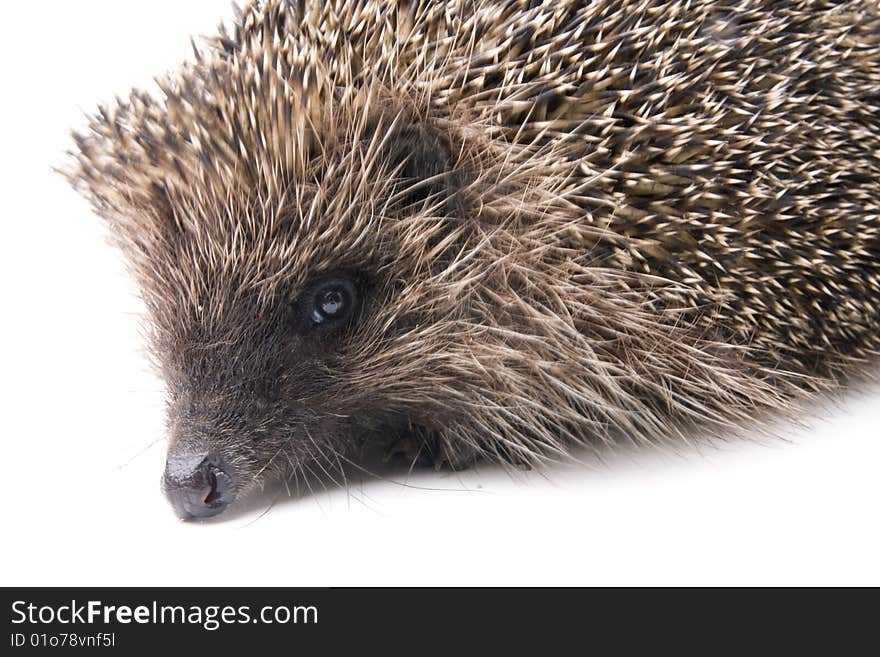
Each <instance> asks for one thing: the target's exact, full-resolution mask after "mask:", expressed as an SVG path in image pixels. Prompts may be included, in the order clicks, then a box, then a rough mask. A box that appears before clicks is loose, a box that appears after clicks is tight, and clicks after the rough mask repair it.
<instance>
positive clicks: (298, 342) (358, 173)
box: [146, 128, 462, 517]
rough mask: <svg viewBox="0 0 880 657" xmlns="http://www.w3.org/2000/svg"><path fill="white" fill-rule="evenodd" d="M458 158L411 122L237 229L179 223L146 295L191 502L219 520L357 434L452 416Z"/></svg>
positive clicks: (343, 452) (311, 471) (169, 477)
mask: <svg viewBox="0 0 880 657" xmlns="http://www.w3.org/2000/svg"><path fill="white" fill-rule="evenodd" d="M377 139H378V137H377ZM343 151H344V154H342V153H343ZM377 152H380V153H382V154H383V155H382V158H381V161H375V160H376V153H377ZM449 157H450V155H449V151H448V150H447V149H446V148H445V147H443V146H442V145H441V144H440V142H439V141H437V139H435V138H434V137H431V136H430V135H429V133H427V132H425V131H423V130H421V129H417V128H406V129H403V130H396V131H393V132H392V133H391V135H390V137H387V136H386V137H382V146H381V148H380V147H378V146H377V145H376V144H372V145H371V144H364V145H363V151H362V152H361V151H360V149H359V148H358V147H353V146H352V145H351V144H348V145H347V148H344V149H342V150H341V151H340V153H339V155H338V157H336V158H335V159H334V160H332V161H328V162H324V163H321V164H319V165H316V166H318V167H319V171H318V172H316V173H313V175H312V176H311V177H310V178H311V179H310V180H308V181H305V182H303V181H297V182H295V183H294V185H296V191H295V192H293V193H290V194H289V199H290V201H289V202H280V203H278V202H277V201H276V202H275V203H273V207H271V208H269V207H268V204H266V203H262V204H260V209H259V210H258V211H256V210H253V204H251V205H250V208H247V209H241V210H239V211H238V212H240V213H242V214H245V215H246V214H247V213H251V212H253V213H256V212H259V216H253V217H247V220H245V219H244V217H238V218H237V219H238V220H239V221H240V223H239V224H238V225H236V226H235V227H234V228H235V232H233V233H230V230H229V227H228V226H227V228H226V230H225V232H223V231H218V232H217V233H216V234H215V235H213V236H211V237H210V238H206V237H205V235H204V231H205V230H206V228H205V227H204V226H200V227H199V228H200V229H201V230H202V234H198V233H191V232H190V231H188V230H184V231H180V232H178V233H176V235H175V241H176V247H175V250H174V256H173V257H172V258H171V260H170V262H171V264H170V265H168V267H169V269H168V271H165V272H164V273H163V274H162V278H163V279H164V280H166V281H169V282H168V283H166V284H165V285H162V286H161V287H160V288H159V289H155V290H151V289H147V290H146V293H147V294H146V296H147V302H148V305H149V306H150V310H151V312H150V315H151V319H152V325H153V328H154V330H155V352H156V355H157V359H158V361H159V363H160V366H161V369H162V371H163V375H164V377H165V379H166V381H167V385H168V390H169V395H170V401H169V437H170V447H169V454H168V459H167V466H166V471H165V476H164V480H163V483H164V488H165V490H166V493H167V495H168V497H169V499H170V500H171V501H172V503H173V505H174V507H175V509H176V511H177V512H178V514H179V515H181V516H183V517H206V516H212V515H216V514H217V513H220V512H221V511H223V510H224V509H225V508H226V507H227V506H228V504H229V503H230V502H231V501H232V500H233V499H235V498H236V497H239V496H241V495H242V494H243V493H244V492H246V491H248V490H249V489H251V488H252V487H253V486H254V485H259V484H261V483H262V482H263V481H264V480H265V479H266V478H267V477H270V476H273V475H274V476H278V475H280V476H283V477H286V478H291V479H293V478H295V479H301V478H306V479H308V478H310V477H320V476H322V475H323V476H331V477H335V476H336V475H335V474H332V473H334V472H338V471H339V469H340V468H341V467H342V465H343V462H344V461H346V460H347V459H348V457H349V456H350V455H351V451H352V448H353V447H354V446H356V445H358V444H361V443H363V442H364V441H366V440H371V439H379V440H383V441H384V440H389V439H393V438H395V437H396V436H399V435H400V434H401V433H402V432H406V431H425V430H431V428H432V427H431V425H433V424H435V423H437V422H440V421H441V417H442V413H443V411H442V408H440V407H442V399H438V393H437V390H438V388H437V386H438V383H442V382H440V381H438V379H437V372H436V369H432V366H431V365H430V363H429V360H430V359H434V360H435V361H436V360H438V359H437V350H438V348H441V349H440V350H441V352H442V346H443V343H444V340H445V339H447V338H445V337H444V335H443V332H444V330H445V329H444V328H443V327H444V326H447V327H448V326H449V324H448V322H443V321H438V318H442V317H443V316H444V315H448V314H449V313H450V312H453V313H454V312H456V311H455V309H456V308H458V305H457V304H456V303H455V293H454V292H453V291H452V287H446V286H444V285H442V284H440V279H439V278H438V277H437V276H436V274H437V267H438V266H442V265H441V264H440V263H442V262H443V261H444V255H443V254H444V253H447V252H449V251H450V250H451V249H452V248H453V245H455V244H456V242H457V240H458V239H459V238H461V235H462V233H461V229H460V228H457V229H450V222H451V221H453V219H454V218H453V217H450V215H449V213H450V208H451V207H452V205H451V200H450V199H451V196H450V195H449V194H448V192H449V191H450V189H449V188H448V185H447V183H448V180H447V181H446V182H443V183H442V184H441V183H438V180H443V179H444V175H445V174H444V172H445V171H446V170H447V169H449V168H450V163H449ZM169 205H170V206H172V208H173V211H174V212H175V213H176V214H179V213H181V212H183V210H182V208H181V207H180V204H179V203H178V202H177V201H176V200H175V199H171V200H170V202H169ZM199 211H200V212H202V213H205V212H206V210H205V209H204V208H202V209H200V210H199ZM214 211H215V212H217V211H220V212H223V213H228V212H230V210H229V209H228V208H225V209H222V210H221V209H215V210H214ZM454 223H457V224H461V223H462V222H460V221H458V222H454ZM209 225H210V224H209ZM206 239H208V240H210V244H205V240H206ZM175 281H176V282H175ZM181 282H182V287H181V285H180V283H181ZM453 282H454V281H450V283H453ZM429 330H430V331H431V334H430V335H428V334H426V331H429ZM440 397H442V396H440ZM438 404H439V406H438Z"/></svg>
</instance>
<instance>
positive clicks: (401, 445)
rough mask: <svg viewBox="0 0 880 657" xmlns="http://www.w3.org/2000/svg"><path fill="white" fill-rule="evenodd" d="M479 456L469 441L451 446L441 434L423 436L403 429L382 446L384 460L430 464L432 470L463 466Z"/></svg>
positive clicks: (413, 465) (471, 462)
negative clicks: (463, 444)
mask: <svg viewBox="0 0 880 657" xmlns="http://www.w3.org/2000/svg"><path fill="white" fill-rule="evenodd" d="M479 459H480V453H479V451H477V450H476V449H474V448H472V447H470V446H469V445H465V446H460V445H456V446H455V447H453V446H452V445H450V444H449V443H448V441H446V440H444V439H443V438H441V437H440V436H436V435H433V436H424V435H421V434H418V433H416V432H406V433H404V434H402V435H400V436H398V437H397V438H395V439H393V440H392V441H391V442H390V443H389V444H388V446H387V447H386V449H385V461H386V462H387V461H392V460H402V461H403V462H404V463H407V464H408V465H410V466H411V467H415V466H418V467H433V468H434V469H435V470H452V471H457V470H466V469H467V468H470V467H473V466H474V465H475V464H476V463H477V461H478V460H479Z"/></svg>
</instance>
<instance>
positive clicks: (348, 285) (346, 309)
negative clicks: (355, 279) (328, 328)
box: [308, 278, 357, 324]
mask: <svg viewBox="0 0 880 657" xmlns="http://www.w3.org/2000/svg"><path fill="white" fill-rule="evenodd" d="M356 302H357V290H356V289H355V286H354V284H353V283H352V282H351V281H349V280H347V279H344V278H332V279H329V280H326V281H321V282H320V283H318V284H317V285H315V286H314V288H313V290H312V293H311V294H310V295H309V307H308V314H309V319H311V320H312V322H313V323H314V324H328V323H333V324H339V323H342V322H344V321H346V320H348V319H349V318H350V317H351V315H352V313H353V311H354V307H355V304H356Z"/></svg>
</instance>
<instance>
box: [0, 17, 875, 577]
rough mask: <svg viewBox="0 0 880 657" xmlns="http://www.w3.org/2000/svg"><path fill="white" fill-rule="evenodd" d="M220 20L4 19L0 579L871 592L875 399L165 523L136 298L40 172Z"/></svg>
mask: <svg viewBox="0 0 880 657" xmlns="http://www.w3.org/2000/svg"><path fill="white" fill-rule="evenodd" d="M228 15H230V10H229V6H228V4H227V2H226V0H217V1H203V2H191V1H188V2H168V1H164V2H158V1H154V2H149V3H144V2H118V1H103V2H97V1H90V2H85V1H78V2H61V1H58V2H48V1H46V0H44V1H42V2H39V3H36V2H28V3H25V2H16V3H8V5H7V6H5V7H4V10H3V19H2V20H3V26H4V34H3V38H2V40H0V49H2V57H0V70H2V81H3V86H2V89H3V91H2V101H0V103H2V104H0V115H2V145H3V149H2V157H0V167H2V175H0V184H2V190H3V197H4V198H3V201H4V206H3V207H4V218H3V219H4V220H3V226H2V232H0V239H2V257H0V267H2V276H0V281H2V286H3V288H2V296H0V304H2V305H0V309H2V310H0V333H2V336H0V345H2V347H0V348H2V363H0V367H2V379H0V385H2V386H3V389H2V396H0V399H2V404H3V407H2V415H0V434H2V441H3V449H2V452H0V458H2V463H3V468H2V472H0V487H2V488H0V493H2V496H0V499H2V516H3V530H2V534H3V538H2V540H0V555H2V558H0V584H3V585H49V584H92V585H136V584H140V585H195V584H203V585H226V584H228V585H244V584H253V585H271V584H277V585H342V584H350V585H355V584H379V585H383V584H441V585H442V584H874V585H877V584H880V564H878V561H880V526H878V517H880V514H878V510H877V502H878V498H880V477H878V470H880V440H878V436H877V434H878V426H880V389H868V390H865V391H862V392H860V393H858V394H855V393H854V394H850V395H848V396H847V397H846V398H845V399H843V400H842V401H840V402H838V403H835V404H834V405H829V406H828V407H827V408H823V409H821V410H819V411H818V412H817V418H816V419H813V420H810V423H811V428H808V429H801V430H797V431H794V430H792V429H791V428H790V427H789V428H785V427H783V428H782V429H781V431H783V432H784V433H785V435H786V437H787V438H788V439H789V442H784V441H781V440H775V441H764V443H763V444H758V443H757V442H746V441H739V442H732V443H728V444H727V445H725V446H724V447H722V448H718V449H707V450H703V451H702V452H701V453H697V452H695V451H693V450H682V452H681V454H679V455H672V454H664V453H660V452H657V451H644V452H641V453H638V454H633V453H627V454H620V455H618V456H615V457H614V458H612V459H611V460H610V461H609V462H608V463H607V464H605V465H602V464H598V463H592V464H589V465H588V466H565V467H555V468H550V469H548V470H546V471H544V472H541V473H532V474H530V475H515V476H513V477H511V476H509V475H507V474H505V473H503V472H500V471H498V470H495V469H493V468H491V467H481V468H480V469H479V470H477V471H476V472H470V473H466V474H464V475H443V474H434V473H432V472H425V473H418V474H415V475H413V476H412V477H410V478H409V479H408V481H406V479H407V478H406V476H405V474H404V473H397V474H396V475H393V481H370V482H362V483H355V484H352V485H351V487H350V489H349V490H347V491H346V490H344V489H335V490H330V491H326V492H319V493H317V494H315V495H311V496H305V497H302V498H300V499H287V498H286V497H285V498H284V499H279V500H278V502H277V503H276V504H275V505H274V506H273V507H272V508H271V510H269V511H268V512H267V513H264V514H263V513H262V512H263V511H264V510H265V509H266V508H267V506H268V505H269V504H270V503H271V502H272V499H273V498H272V497H271V496H269V497H265V498H259V499H255V500H251V503H250V505H249V508H248V509H245V510H241V511H238V512H237V513H231V514H230V515H229V516H221V519H220V520H218V521H216V522H209V523H201V524H192V523H183V522H181V521H178V520H177V519H176V518H175V517H174V515H173V513H172V512H171V509H170V507H168V506H167V504H166V503H165V501H164V499H163V498H162V496H161V493H160V490H159V479H160V473H161V471H162V467H163V451H164V444H163V442H162V433H163V421H164V420H163V410H164V409H163V393H162V384H161V381H159V380H158V379H157V378H155V377H154V376H153V375H152V374H151V373H150V372H149V369H148V365H147V362H146V359H145V356H144V354H143V352H142V346H141V345H142V342H141V338H140V334H139V319H138V313H139V312H140V304H139V302H138V300H137V298H136V297H135V296H134V294H133V291H132V289H131V286H130V284H129V282H128V280H127V278H126V276H125V273H124V267H123V264H122V262H121V260H120V258H119V256H118V254H117V253H116V252H115V251H113V250H112V249H111V248H110V247H108V246H107V245H106V244H105V242H104V231H103V226H102V225H101V223H100V222H99V220H98V219H97V218H96V217H94V216H93V215H92V214H91V213H90V211H89V209H88V207H87V206H86V204H85V203H84V202H83V201H82V200H81V199H80V198H79V197H78V196H76V195H75V194H74V193H73V192H72V191H71V190H69V189H68V188H67V186H66V183H65V182H64V180H63V179H61V177H60V176H58V175H57V174H55V173H53V172H52V170H51V167H52V166H53V165H58V164H60V163H61V162H62V161H63V151H64V150H65V149H66V148H67V147H68V146H69V145H70V142H69V141H68V134H67V133H68V130H69V129H70V128H71V127H74V126H81V125H82V124H83V122H84V119H83V112H84V111H86V110H91V109H92V108H94V107H95V105H96V104H97V102H99V101H101V100H110V99H112V97H113V95H114V94H116V93H124V92H125V91H126V90H127V89H128V88H129V87H130V86H132V85H139V86H145V85H149V84H150V81H151V78H152V76H153V75H154V74H156V73H159V72H161V71H163V70H165V69H168V68H171V67H172V66H174V64H175V63H177V62H178V61H179V60H180V59H182V58H184V57H187V56H189V41H188V37H189V35H190V33H197V34H198V33H206V32H209V31H210V30H212V29H213V27H214V26H215V24H216V22H217V20H218V19H219V18H220V17H224V16H228ZM404 483H408V484H409V485H408V486H404V485H401V484H404ZM426 489H441V490H426Z"/></svg>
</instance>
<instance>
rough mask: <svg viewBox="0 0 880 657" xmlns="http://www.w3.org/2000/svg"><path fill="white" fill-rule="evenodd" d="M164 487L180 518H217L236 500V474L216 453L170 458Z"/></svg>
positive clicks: (172, 456) (172, 455)
mask: <svg viewBox="0 0 880 657" xmlns="http://www.w3.org/2000/svg"><path fill="white" fill-rule="evenodd" d="M162 485H163V488H164V489H165V494H166V495H167V496H168V499H169V500H170V501H171V505H172V506H173V507H174V511H175V512H176V513H177V515H178V516H180V517H181V518H208V517H210V516H216V515H217V514H218V513H221V512H222V511H223V509H225V508H226V507H227V506H229V503H230V502H232V500H233V498H234V497H235V475H234V472H233V470H232V469H231V468H230V466H229V464H228V463H226V461H225V460H224V459H223V458H222V457H220V455H218V454H217V453H215V452H209V453H207V454H184V455H175V454H169V456H168V462H167V464H166V466H165V477H164V478H163V480H162Z"/></svg>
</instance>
